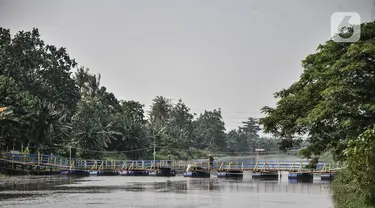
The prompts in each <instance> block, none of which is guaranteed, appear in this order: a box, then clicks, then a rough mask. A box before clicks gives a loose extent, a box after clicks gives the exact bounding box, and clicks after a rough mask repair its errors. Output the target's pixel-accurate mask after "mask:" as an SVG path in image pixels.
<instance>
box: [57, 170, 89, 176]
mask: <svg viewBox="0 0 375 208" xmlns="http://www.w3.org/2000/svg"><path fill="white" fill-rule="evenodd" d="M60 175H68V176H89V175H90V172H89V171H86V170H65V171H61V172H60Z"/></svg>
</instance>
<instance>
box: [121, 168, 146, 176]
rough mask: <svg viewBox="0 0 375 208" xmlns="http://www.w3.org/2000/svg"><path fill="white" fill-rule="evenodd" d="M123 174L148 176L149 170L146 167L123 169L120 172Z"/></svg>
mask: <svg viewBox="0 0 375 208" xmlns="http://www.w3.org/2000/svg"><path fill="white" fill-rule="evenodd" d="M119 173H120V175H121V176H148V175H149V173H148V170H144V169H140V170H138V169H133V170H123V171H120V172H119Z"/></svg>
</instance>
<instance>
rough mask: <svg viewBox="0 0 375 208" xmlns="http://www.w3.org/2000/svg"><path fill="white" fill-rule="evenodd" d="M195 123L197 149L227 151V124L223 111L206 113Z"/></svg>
mask: <svg viewBox="0 0 375 208" xmlns="http://www.w3.org/2000/svg"><path fill="white" fill-rule="evenodd" d="M194 123H195V138H196V142H195V147H196V148H198V149H206V148H208V149H211V150H225V149H226V146H227V144H226V135H225V123H224V121H223V120H222V117H221V110H220V109H219V110H216V109H215V110H213V111H205V112H204V113H203V114H200V116H199V117H198V118H197V120H196V121H195V122H194Z"/></svg>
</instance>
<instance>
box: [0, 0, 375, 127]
mask: <svg viewBox="0 0 375 208" xmlns="http://www.w3.org/2000/svg"><path fill="white" fill-rule="evenodd" d="M340 11H341V12H344V11H345V12H357V13H359V14H360V15H361V18H362V20H364V21H368V20H370V19H371V18H373V17H374V15H372V13H374V1H373V0H341V1H340V0H185V1H182V0H179V1H178V0H133V1H125V0H121V1H120V0H118V1H111V0H106V1H93V0H86V1H84V0H80V1H73V0H72V1H47V0H46V1H38V0H36V1H35V0H34V1H26V0H25V1H17V0H9V1H4V0H0V26H1V27H5V28H9V29H11V30H12V32H16V31H19V30H31V29H32V28H33V27H36V28H39V30H40V33H41V35H42V39H43V40H45V41H46V43H48V44H53V45H56V46H59V47H61V46H63V47H66V48H67V50H68V52H69V54H70V55H71V57H73V58H75V59H76V61H77V62H78V63H79V64H80V65H83V66H86V67H88V68H90V70H91V72H94V73H100V74H101V75H102V80H101V83H102V85H104V86H106V87H107V89H108V91H112V92H113V93H114V94H115V95H116V96H117V97H118V98H119V99H125V100H136V101H140V102H141V103H143V104H145V105H146V108H145V109H146V110H148V108H149V105H150V104H151V102H152V99H153V98H154V97H155V96H157V95H162V96H165V97H168V98H171V99H172V100H173V101H175V102H176V101H177V100H178V99H179V98H181V99H182V100H183V101H184V102H185V103H186V104H187V105H188V106H189V107H191V109H192V111H193V112H196V113H200V112H202V111H203V110H204V109H207V110H212V109H214V108H219V107H220V108H221V109H222V113H223V118H224V120H225V122H226V125H227V129H231V128H236V127H237V126H238V125H240V124H241V122H242V121H243V120H246V118H247V117H249V116H252V117H260V116H262V115H261V113H260V111H259V110H260V108H261V107H262V106H265V105H271V106H273V105H274V104H275V102H276V101H275V100H274V98H273V93H274V92H276V91H279V90H280V89H282V88H286V87H288V86H289V85H291V84H292V83H293V82H294V81H296V80H297V79H298V78H299V75H300V74H301V72H302V68H301V60H303V59H304V58H305V57H306V56H307V55H308V54H310V53H313V52H314V51H315V49H316V48H317V46H318V44H320V43H324V41H326V40H328V39H329V38H330V22H331V20H330V18H331V15H332V13H334V12H340Z"/></svg>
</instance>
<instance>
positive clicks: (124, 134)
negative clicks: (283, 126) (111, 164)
mask: <svg viewBox="0 0 375 208" xmlns="http://www.w3.org/2000/svg"><path fill="white" fill-rule="evenodd" d="M73 70H76V72H74V73H73V72H72V71H73ZM100 78H101V77H100V75H95V74H92V73H89V69H87V68H85V67H82V66H78V65H77V63H76V62H75V60H74V59H72V58H71V57H69V55H68V53H67V51H66V50H65V48H57V47H55V46H53V45H47V44H45V43H44V42H43V41H42V40H41V39H40V35H39V32H38V30H37V29H33V30H32V31H30V32H24V31H21V32H18V33H17V34H16V35H15V36H11V33H10V31H9V30H7V29H4V28H0V107H6V108H7V109H8V111H4V112H2V113H1V117H0V145H1V149H2V150H3V151H4V150H6V149H15V150H18V151H20V150H23V151H29V152H34V153H35V152H37V151H40V152H43V153H47V154H48V153H53V154H59V155H67V154H68V152H69V149H70V148H71V150H72V154H73V156H77V157H82V158H102V157H104V156H111V154H114V153H118V154H121V155H123V156H126V157H127V158H131V159H138V158H145V157H150V156H152V155H153V151H154V147H156V151H157V152H158V156H162V157H165V156H166V155H171V156H172V157H175V158H176V159H177V158H178V159H188V158H192V157H203V156H206V153H215V152H227V153H230V154H236V153H240V152H249V151H252V150H253V149H254V148H264V149H277V140H276V139H273V138H262V137H260V136H259V134H258V132H259V131H260V127H259V125H258V122H257V120H256V119H254V118H249V119H248V120H247V121H244V122H243V126H242V127H239V128H238V129H235V130H231V131H229V133H225V124H224V122H223V119H222V115H221V111H220V109H213V110H211V111H204V112H203V113H201V114H199V115H195V114H193V113H191V112H190V109H189V107H188V106H187V105H186V104H185V103H184V102H183V101H182V100H179V101H178V102H177V103H172V102H171V101H170V100H169V99H167V98H165V97H162V96H157V97H156V98H155V99H154V100H153V104H152V105H151V108H150V109H151V110H150V111H149V112H147V113H146V112H145V111H144V105H143V104H141V103H139V102H137V101H132V100H118V99H117V98H116V96H115V95H114V94H113V93H111V92H109V91H108V90H107V88H106V87H105V86H103V85H101V83H100ZM134 90H136V89H134ZM9 110H11V111H9Z"/></svg>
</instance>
